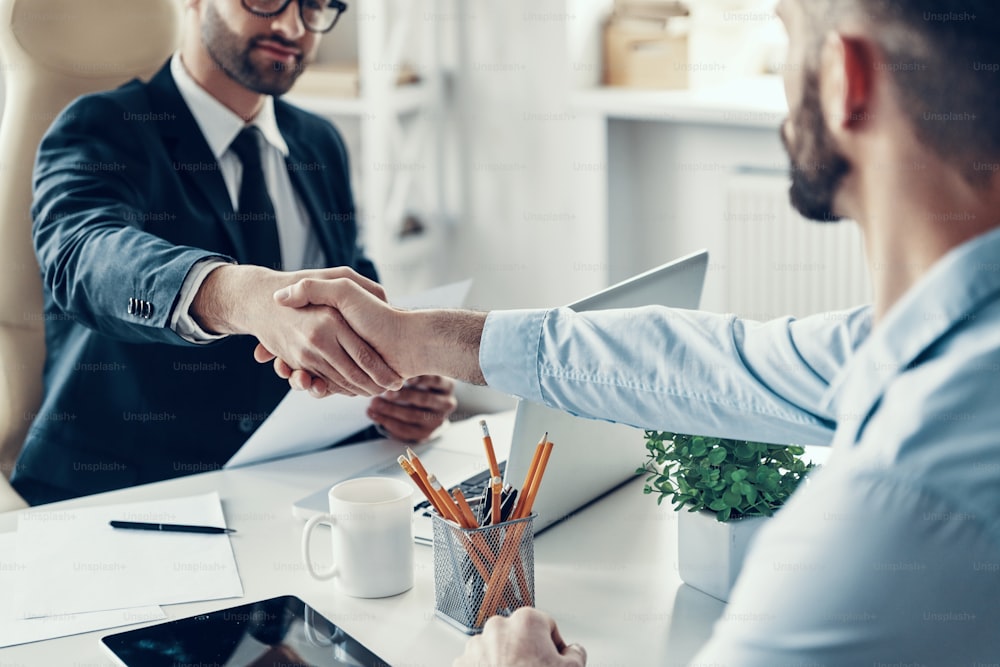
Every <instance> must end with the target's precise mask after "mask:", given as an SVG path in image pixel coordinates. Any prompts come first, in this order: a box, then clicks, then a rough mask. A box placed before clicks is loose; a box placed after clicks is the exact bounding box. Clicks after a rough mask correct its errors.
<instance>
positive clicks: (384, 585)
mask: <svg viewBox="0 0 1000 667" xmlns="http://www.w3.org/2000/svg"><path fill="white" fill-rule="evenodd" d="M328 500H329V505H330V513H329V514H320V515H317V516H314V517H312V518H310V519H309V521H307V522H306V525H305V528H303V530H302V560H303V562H304V563H305V565H306V567H307V568H308V569H309V574H311V575H312V576H314V577H315V578H317V579H320V580H326V579H331V578H335V579H336V583H337V585H338V586H339V587H340V589H341V590H342V591H344V592H345V593H347V594H348V595H351V596H353V597H358V598H383V597H388V596H390V595H398V594H399V593H402V592H403V591H408V590H410V589H411V588H413V487H412V486H411V485H409V484H407V483H406V482H403V481H401V480H398V479H392V478H389V477H359V478H357V479H349V480H347V481H344V482H341V483H340V484H337V485H336V486H334V487H333V488H332V489H330V493H329V496H328ZM320 523H328V524H330V532H331V534H332V537H333V565H332V566H331V567H330V568H328V569H326V570H317V569H316V567H315V565H314V564H313V562H312V559H311V558H310V551H309V544H310V539H311V537H312V533H313V529H314V528H315V527H316V526H317V525H318V524H320Z"/></svg>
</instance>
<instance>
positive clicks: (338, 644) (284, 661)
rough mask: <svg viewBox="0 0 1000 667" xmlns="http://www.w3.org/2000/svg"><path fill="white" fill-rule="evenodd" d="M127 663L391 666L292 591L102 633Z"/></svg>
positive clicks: (150, 666)
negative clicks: (107, 633)
mask: <svg viewBox="0 0 1000 667" xmlns="http://www.w3.org/2000/svg"><path fill="white" fill-rule="evenodd" d="M101 642H103V643H104V645H105V646H106V647H107V648H108V649H109V650H110V651H111V653H112V654H113V655H114V656H115V657H116V658H117V659H118V660H119V661H120V662H121V663H122V664H123V665H127V666H128V667H140V666H141V667H160V666H161V665H162V666H163V667H167V666H171V667H173V666H174V665H198V666H199V667H209V666H210V665H217V666H218V667H277V666H278V665H281V666H282V667H389V663H387V662H386V661H385V660H382V659H381V658H379V657H378V656H377V655H375V654H374V653H372V652H371V651H369V650H368V649H367V648H365V647H364V646H362V645H361V644H360V643H359V642H358V641H357V640H355V639H354V638H353V637H351V636H350V635H348V634H347V633H345V632H344V631H343V630H342V629H341V628H339V627H337V626H336V625H334V624H333V623H331V622H330V621H329V620H327V619H326V618H325V617H323V616H322V615H321V614H320V613H319V612H318V611H316V610H315V609H313V608H312V607H310V606H308V605H307V604H306V603H304V602H303V601H302V600H300V599H299V598H297V597H295V596H293V595H285V596H283V597H277V598H271V599H270V600H262V601H260V602H252V603H250V604H245V605H241V606H239V607H232V608H229V609H221V610H219V611H214V612H212V613H210V614H201V615H199V616H190V617H188V618H181V619H177V620H175V621H167V622H166V623H159V624H157V625H150V626H148V627H145V628H139V629H137V630H129V631H127V632H119V633H117V634H113V635H108V636H107V637H103V638H102V639H101Z"/></svg>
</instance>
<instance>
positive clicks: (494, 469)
mask: <svg viewBox="0 0 1000 667" xmlns="http://www.w3.org/2000/svg"><path fill="white" fill-rule="evenodd" d="M479 425H480V426H482V427H483V447H485V448H486V459H487V460H488V461H489V463H490V477H499V476H500V466H499V465H498V464H497V454H496V451H494V449H493V438H491V437H490V429H489V428H487V426H486V420H485V419H480V420H479Z"/></svg>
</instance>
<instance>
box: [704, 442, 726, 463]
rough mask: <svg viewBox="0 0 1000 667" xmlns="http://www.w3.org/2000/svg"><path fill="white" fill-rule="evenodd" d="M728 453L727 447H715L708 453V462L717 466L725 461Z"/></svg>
mask: <svg viewBox="0 0 1000 667" xmlns="http://www.w3.org/2000/svg"><path fill="white" fill-rule="evenodd" d="M728 455H729V452H727V451H726V448H725V447H716V448H715V449H713V450H712V451H710V452H709V453H708V462H709V463H711V464H712V465H714V466H717V465H719V464H720V463H722V462H723V461H725V460H726V456H728Z"/></svg>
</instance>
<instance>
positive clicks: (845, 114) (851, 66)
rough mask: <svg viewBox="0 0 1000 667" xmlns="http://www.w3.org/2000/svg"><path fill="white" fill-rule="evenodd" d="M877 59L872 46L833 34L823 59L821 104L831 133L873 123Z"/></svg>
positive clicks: (824, 43)
mask: <svg viewBox="0 0 1000 667" xmlns="http://www.w3.org/2000/svg"><path fill="white" fill-rule="evenodd" d="M874 67H875V57H874V52H873V50H872V44H871V42H869V41H867V40H865V39H862V38H859V37H854V36H849V35H843V34H840V33H837V32H831V33H829V34H828V35H827V36H826V39H825V40H824V42H823V49H822V52H821V55H820V101H821V103H822V105H823V114H824V116H825V117H826V122H827V126H828V127H829V130H830V132H832V133H833V134H834V135H838V134H840V133H842V132H843V131H845V130H851V129H857V128H858V127H860V126H861V125H864V124H865V123H866V122H868V121H870V120H871V118H872V116H871V106H872V101H873V94H872V86H873V84H874V80H875V77H874V72H875V70H874Z"/></svg>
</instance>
